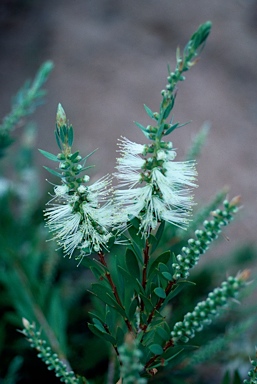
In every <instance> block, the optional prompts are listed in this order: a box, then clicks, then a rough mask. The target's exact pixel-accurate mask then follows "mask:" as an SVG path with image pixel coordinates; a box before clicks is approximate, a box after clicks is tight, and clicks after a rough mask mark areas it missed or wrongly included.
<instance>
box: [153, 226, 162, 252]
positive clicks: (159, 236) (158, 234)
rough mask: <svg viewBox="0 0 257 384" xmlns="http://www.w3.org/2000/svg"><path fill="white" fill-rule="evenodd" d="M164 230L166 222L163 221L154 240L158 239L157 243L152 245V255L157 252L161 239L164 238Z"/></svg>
mask: <svg viewBox="0 0 257 384" xmlns="http://www.w3.org/2000/svg"><path fill="white" fill-rule="evenodd" d="M164 228H165V221H164V220H162V222H161V224H160V225H159V228H158V230H157V232H156V234H155V236H154V238H155V239H156V241H155V242H154V243H153V244H152V249H151V253H154V251H155V250H156V248H157V246H158V244H159V242H160V240H161V237H162V234H163V231H164Z"/></svg>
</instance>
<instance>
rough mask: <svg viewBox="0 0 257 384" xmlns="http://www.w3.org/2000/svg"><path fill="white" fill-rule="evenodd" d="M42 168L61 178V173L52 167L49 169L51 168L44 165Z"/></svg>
mask: <svg viewBox="0 0 257 384" xmlns="http://www.w3.org/2000/svg"><path fill="white" fill-rule="evenodd" d="M44 168H45V169H46V170H47V171H48V172H49V173H51V174H52V175H54V176H57V177H60V178H61V179H62V178H63V175H62V174H61V173H59V172H57V171H55V170H54V169H51V168H48V167H46V166H45V165H44Z"/></svg>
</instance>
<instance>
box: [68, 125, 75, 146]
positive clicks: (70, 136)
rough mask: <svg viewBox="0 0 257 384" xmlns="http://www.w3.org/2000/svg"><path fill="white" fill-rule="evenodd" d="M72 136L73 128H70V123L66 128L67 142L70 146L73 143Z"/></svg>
mask: <svg viewBox="0 0 257 384" xmlns="http://www.w3.org/2000/svg"><path fill="white" fill-rule="evenodd" d="M73 138H74V134H73V128H72V125H70V126H69V128H68V144H69V146H70V147H71V146H72V144H73Z"/></svg>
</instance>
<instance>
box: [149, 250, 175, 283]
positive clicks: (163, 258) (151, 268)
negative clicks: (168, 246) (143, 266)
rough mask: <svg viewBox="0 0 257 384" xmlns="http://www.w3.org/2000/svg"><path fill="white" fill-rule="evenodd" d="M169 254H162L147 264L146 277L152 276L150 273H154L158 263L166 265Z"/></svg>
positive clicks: (168, 252)
mask: <svg viewBox="0 0 257 384" xmlns="http://www.w3.org/2000/svg"><path fill="white" fill-rule="evenodd" d="M170 256H171V253H170V251H167V252H164V253H162V254H161V255H159V256H158V257H156V258H155V259H154V261H152V262H150V263H149V272H148V277H150V276H151V275H152V273H154V272H155V269H156V268H157V267H158V264H159V263H164V264H167V263H168V261H169V259H170Z"/></svg>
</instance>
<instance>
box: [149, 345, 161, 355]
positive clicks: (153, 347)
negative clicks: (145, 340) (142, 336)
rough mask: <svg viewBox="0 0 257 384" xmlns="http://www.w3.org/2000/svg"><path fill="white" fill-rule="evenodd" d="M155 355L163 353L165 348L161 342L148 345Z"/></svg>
mask: <svg viewBox="0 0 257 384" xmlns="http://www.w3.org/2000/svg"><path fill="white" fill-rule="evenodd" d="M148 348H149V349H150V351H151V352H152V353H153V354H154V355H162V354H163V348H162V347H161V346H160V345H159V344H152V345H150V346H149V347H148Z"/></svg>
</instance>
